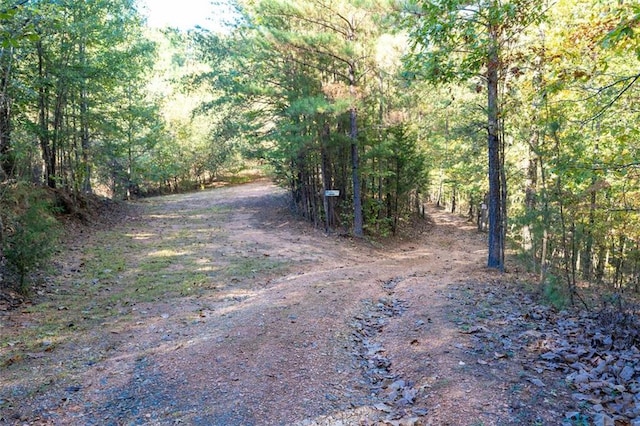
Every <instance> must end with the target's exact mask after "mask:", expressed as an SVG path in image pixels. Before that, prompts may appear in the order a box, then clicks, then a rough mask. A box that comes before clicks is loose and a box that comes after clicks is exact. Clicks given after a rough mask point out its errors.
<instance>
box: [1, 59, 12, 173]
mask: <svg viewBox="0 0 640 426" xmlns="http://www.w3.org/2000/svg"><path fill="white" fill-rule="evenodd" d="M12 54H13V52H12V51H11V50H10V49H9V48H3V49H2V51H1V52H0V60H2V70H1V72H2V76H0V170H1V171H2V172H3V174H4V176H5V177H11V176H12V175H13V173H14V170H13V169H14V166H15V164H14V157H13V153H12V152H11V97H10V96H9V82H10V79H11V61H12Z"/></svg>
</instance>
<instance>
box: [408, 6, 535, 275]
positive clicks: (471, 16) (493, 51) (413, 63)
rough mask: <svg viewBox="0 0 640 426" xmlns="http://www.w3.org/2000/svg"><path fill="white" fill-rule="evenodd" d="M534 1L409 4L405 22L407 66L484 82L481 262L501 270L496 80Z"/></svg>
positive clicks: (436, 79)
mask: <svg viewBox="0 0 640 426" xmlns="http://www.w3.org/2000/svg"><path fill="white" fill-rule="evenodd" d="M540 5H541V2H539V1H519V0H514V1H506V2H498V1H496V0H490V1H487V2H475V1H467V0H445V1H439V2H429V1H427V2H421V1H415V2H411V3H410V9H409V10H407V12H406V17H407V18H406V21H405V22H406V25H407V27H408V28H409V30H410V33H411V38H412V40H413V45H412V47H413V52H412V55H411V57H410V60H409V62H408V65H409V68H410V69H412V70H413V71H414V72H416V74H417V75H424V76H425V77H426V78H427V79H428V80H430V81H432V82H433V83H446V82H451V81H468V80H471V79H473V78H475V77H477V76H481V77H482V79H483V80H484V82H485V84H486V90H487V104H486V105H487V107H486V116H487V122H486V131H487V147H488V178H489V179H488V180H489V203H488V204H489V205H488V210H489V255H488V260H487V266H488V267H490V268H495V269H499V270H504V248H505V232H506V220H507V216H506V207H507V206H506V200H507V197H506V195H507V188H506V184H507V183H506V176H505V170H504V140H503V138H502V133H503V120H504V116H503V112H504V111H503V110H502V109H501V100H500V90H499V89H500V83H501V82H503V81H504V78H505V71H506V70H507V65H508V64H507V62H506V60H505V59H506V50H507V49H508V47H509V45H510V44H511V43H513V42H514V39H515V38H516V37H517V36H518V35H519V34H520V33H521V32H522V30H523V29H524V28H526V27H527V26H528V25H529V24H530V23H532V22H534V21H536V20H537V19H539V14H540V12H539V8H540Z"/></svg>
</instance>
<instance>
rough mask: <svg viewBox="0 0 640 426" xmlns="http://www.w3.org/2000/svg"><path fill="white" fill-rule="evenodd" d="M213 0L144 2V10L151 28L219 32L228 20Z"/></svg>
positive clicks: (144, 0) (142, 2)
mask: <svg viewBox="0 0 640 426" xmlns="http://www.w3.org/2000/svg"><path fill="white" fill-rule="evenodd" d="M211 3H212V0H142V1H141V4H142V6H143V7H142V10H141V12H142V13H143V14H144V15H147V22H148V24H149V26H151V27H165V26H171V27H177V28H179V29H181V30H188V29H191V28H193V27H195V26H196V25H199V26H201V27H203V28H208V29H210V30H212V31H219V30H220V29H221V27H222V25H221V22H222V21H223V20H225V19H228V16H229V14H228V12H227V13H225V11H224V9H223V7H222V6H213V5H212V4H211Z"/></svg>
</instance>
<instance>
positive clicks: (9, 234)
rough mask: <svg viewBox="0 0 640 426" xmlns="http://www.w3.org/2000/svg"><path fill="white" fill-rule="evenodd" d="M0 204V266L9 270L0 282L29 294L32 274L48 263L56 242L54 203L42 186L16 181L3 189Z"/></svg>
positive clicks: (57, 232)
mask: <svg viewBox="0 0 640 426" xmlns="http://www.w3.org/2000/svg"><path fill="white" fill-rule="evenodd" d="M0 206H1V207H0V219H1V220H0V224H1V225H2V229H1V230H0V231H1V232H0V261H1V263H0V267H3V268H4V269H5V271H6V273H7V274H6V276H5V277H4V281H3V282H0V284H1V285H3V286H5V287H7V286H16V287H17V289H18V291H20V292H21V293H27V292H28V291H29V274H30V273H31V272H33V271H34V270H36V269H39V268H41V267H43V266H44V265H45V264H46V262H47V261H48V260H49V259H50V257H51V255H52V254H53V251H54V250H55V248H56V245H57V240H58V235H59V226H58V222H57V220H56V218H55V216H54V203H53V202H52V201H51V200H50V198H49V197H47V193H46V192H45V191H44V190H43V189H40V188H36V187H33V186H31V185H28V184H23V183H17V184H11V185H6V186H4V187H3V188H1V189H0ZM0 278H2V276H1V275H0Z"/></svg>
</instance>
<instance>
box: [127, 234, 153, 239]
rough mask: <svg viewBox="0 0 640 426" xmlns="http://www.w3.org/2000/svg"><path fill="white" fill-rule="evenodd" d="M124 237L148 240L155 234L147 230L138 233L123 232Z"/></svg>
mask: <svg viewBox="0 0 640 426" xmlns="http://www.w3.org/2000/svg"><path fill="white" fill-rule="evenodd" d="M124 236H125V237H129V238H131V239H133V240H150V239H152V238H154V237H155V236H156V234H152V233H148V232H140V233H138V234H124Z"/></svg>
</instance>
